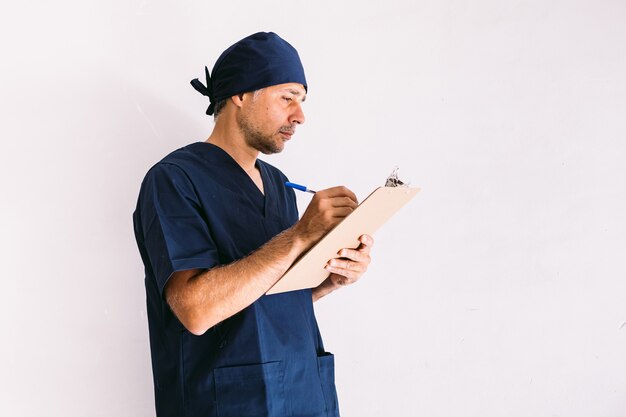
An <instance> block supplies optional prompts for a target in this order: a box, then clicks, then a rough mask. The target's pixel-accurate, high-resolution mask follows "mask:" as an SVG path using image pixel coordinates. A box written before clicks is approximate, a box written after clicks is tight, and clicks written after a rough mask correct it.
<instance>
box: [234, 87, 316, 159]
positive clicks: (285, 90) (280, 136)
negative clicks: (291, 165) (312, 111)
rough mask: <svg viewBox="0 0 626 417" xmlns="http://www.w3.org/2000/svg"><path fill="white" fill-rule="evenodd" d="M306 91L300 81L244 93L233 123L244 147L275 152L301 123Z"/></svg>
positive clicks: (269, 152) (280, 149) (280, 148)
mask: <svg viewBox="0 0 626 417" xmlns="http://www.w3.org/2000/svg"><path fill="white" fill-rule="evenodd" d="M305 99H306V91H305V89H304V87H303V86H302V84H297V83H289V84H279V85H274V86H271V87H266V88H264V89H263V90H260V91H258V92H257V93H256V94H255V93H246V94H244V99H243V105H242V107H241V111H239V112H238V113H237V124H238V125H239V128H240V129H241V131H242V133H243V135H244V139H245V140H246V143H247V144H248V146H250V147H252V148H254V149H256V150H258V151H259V152H262V153H264V154H272V153H278V152H280V151H282V150H283V148H284V147H285V142H286V141H288V140H289V139H291V136H293V134H294V133H295V132H296V125H299V124H302V123H304V113H303V112H302V102H304V100H305Z"/></svg>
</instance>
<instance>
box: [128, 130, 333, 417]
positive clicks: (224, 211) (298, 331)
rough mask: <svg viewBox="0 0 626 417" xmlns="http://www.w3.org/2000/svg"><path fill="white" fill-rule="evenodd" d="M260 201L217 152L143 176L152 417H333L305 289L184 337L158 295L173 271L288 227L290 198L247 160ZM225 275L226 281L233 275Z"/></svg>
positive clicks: (188, 150) (326, 368)
mask: <svg viewBox="0 0 626 417" xmlns="http://www.w3.org/2000/svg"><path fill="white" fill-rule="evenodd" d="M256 166H257V168H258V169H259V170H260V172H261V177H262V179H263V187H264V191H265V195H263V193H261V191H260V190H259V189H258V188H257V186H256V185H255V183H254V182H253V181H252V179H251V178H250V177H249V176H248V174H246V172H245V171H244V170H243V169H242V168H241V167H240V166H239V164H237V162H236V161H235V160H233V159H232V158H231V157H230V155H228V154H227V153H226V152H225V151H223V150H222V149H221V148H219V147H217V146H215V145H212V144H209V143H205V142H199V143H194V144H191V145H189V146H186V147H184V148H181V149H178V150H176V151H174V152H172V153H171V154H169V155H168V156H166V157H165V158H164V159H163V160H162V161H160V162H159V163H157V164H156V165H155V166H154V167H152V168H151V169H150V171H149V172H148V174H147V175H146V177H145V179H144V181H143V183H142V185H141V191H140V194H139V200H138V202H137V209H136V210H135V213H134V214H133V221H134V227H135V237H136V239H137V244H138V246H139V251H140V253H141V257H142V259H143V262H144V266H145V274H146V277H145V286H146V295H147V306H148V325H149V330H150V348H151V353H152V370H153V377H154V389H155V401H156V410H157V416H159V417H162V416H163V417H164V416H168V417H169V416H172V417H174V416H175V417H181V416H189V417H191V416H194V417H195V416H216V417H217V416H219V417H248V416H249V417H261V416H277V417H278V416H281V417H282V416H294V417H296V416H298V417H300V416H301V417H305V416H306V417H322V416H324V417H331V416H339V412H338V406H337V394H336V390H335V383H334V358H333V355H331V354H330V353H327V352H325V351H324V347H323V344H322V339H321V337H320V333H319V329H318V326H317V322H316V320H315V315H314V312H313V303H312V299H311V290H301V291H292V292H288V293H283V294H276V295H271V296H263V297H261V298H259V299H258V300H257V301H256V302H254V303H253V304H252V305H250V306H249V307H247V308H246V309H244V310H243V311H241V312H239V313H237V314H236V315H234V316H232V317H230V318H229V319H227V320H224V321H223V322H222V323H220V324H218V325H216V326H214V327H213V328H211V329H209V330H208V331H207V332H206V333H205V334H203V335H202V336H195V335H193V334H191V333H189V332H188V331H187V330H186V329H185V328H184V327H183V325H182V324H181V323H180V322H179V321H178V319H177V318H176V317H175V316H174V314H173V313H172V311H171V310H170V308H169V306H168V305H167V303H166V302H165V300H164V297H163V288H164V287H165V284H166V283H167V280H168V279H169V277H170V275H171V274H172V273H173V272H175V271H181V270H187V269H195V268H202V269H209V268H213V267H215V266H218V265H224V264H228V263H231V262H233V261H235V260H237V259H240V258H242V257H245V256H247V255H248V254H250V252H252V251H254V250H255V249H257V248H259V247H260V246H261V245H263V244H264V243H266V242H267V241H269V240H270V239H272V238H273V237H274V236H276V235H277V234H278V233H280V232H282V231H283V230H285V229H287V228H289V227H291V226H292V225H293V224H294V223H295V222H296V221H297V220H298V212H297V207H296V200H295V194H294V192H293V190H292V189H290V188H287V187H285V186H284V183H285V181H287V178H286V177H285V175H284V174H283V173H282V172H280V171H279V170H278V169H276V168H275V167H273V166H271V165H269V164H267V163H265V162H263V161H261V160H257V162H256ZM233 279H236V277H233Z"/></svg>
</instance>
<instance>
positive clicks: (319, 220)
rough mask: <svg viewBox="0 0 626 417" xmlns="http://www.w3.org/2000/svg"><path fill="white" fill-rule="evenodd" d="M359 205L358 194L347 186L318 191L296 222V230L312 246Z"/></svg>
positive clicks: (307, 244)
mask: <svg viewBox="0 0 626 417" xmlns="http://www.w3.org/2000/svg"><path fill="white" fill-rule="evenodd" d="M357 206H358V202H357V198H356V196H355V195H354V193H353V192H352V191H350V190H349V189H347V188H346V187H333V188H328V189H326V190H322V191H318V192H317V193H315V196H314V197H313V199H312V200H311V202H310V203H309V206H308V207H307V209H306V211H305V212H304V215H302V218H301V219H300V221H298V223H296V224H295V226H294V232H296V235H297V236H298V237H299V238H300V239H302V240H303V241H304V242H305V243H306V246H307V247H310V246H312V245H313V244H315V242H317V241H318V240H320V239H321V238H322V236H324V235H325V234H326V233H328V232H329V231H330V230H331V229H332V228H334V227H335V226H337V224H339V222H341V220H343V219H344V218H345V217H346V216H348V215H349V214H350V213H352V212H353V211H354V209H355V208H356V207H357Z"/></svg>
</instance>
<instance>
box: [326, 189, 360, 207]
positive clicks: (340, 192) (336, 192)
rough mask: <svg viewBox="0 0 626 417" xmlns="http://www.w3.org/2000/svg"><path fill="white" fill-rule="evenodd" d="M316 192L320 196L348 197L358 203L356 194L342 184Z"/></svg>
mask: <svg viewBox="0 0 626 417" xmlns="http://www.w3.org/2000/svg"><path fill="white" fill-rule="evenodd" d="M317 194H320V196H321V197H349V198H350V199H351V200H353V201H354V202H355V203H357V204H358V200H357V198H356V195H355V194H354V193H353V192H352V191H350V190H349V189H347V188H346V187H344V186H339V187H332V188H327V189H325V190H322V191H318V192H317Z"/></svg>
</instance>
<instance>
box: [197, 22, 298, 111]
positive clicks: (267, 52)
mask: <svg viewBox="0 0 626 417" xmlns="http://www.w3.org/2000/svg"><path fill="white" fill-rule="evenodd" d="M204 71H205V74H206V83H207V85H206V86H204V85H203V84H202V83H201V82H200V81H198V79H197V78H196V79H194V80H192V81H191V85H192V86H193V88H195V89H196V90H197V91H198V92H200V93H201V94H202V95H205V96H207V97H209V99H210V100H211V105H210V106H209V108H208V109H207V111H206V114H209V115H211V114H213V111H214V110H215V103H217V102H218V101H220V100H223V99H225V98H228V97H232V96H234V95H237V94H241V93H246V92H248V91H255V90H258V89H260V88H264V87H269V86H272V85H278V84H285V83H300V84H302V85H303V86H304V88H305V90H306V89H307V85H306V78H305V77H304V68H302V62H300V57H299V56H298V51H296V49H295V48H294V47H293V46H291V45H290V44H289V43H288V42H287V41H285V40H284V39H282V38H281V37H280V36H278V35H277V34H275V33H273V32H269V33H267V32H259V33H255V34H254V35H250V36H248V37H247V38H243V39H242V40H240V41H239V42H237V43H235V44H234V45H232V46H231V47H230V48H228V49H227V50H225V51H224V52H223V53H222V55H220V57H219V58H218V59H217V61H216V62H215V65H214V66H213V71H212V72H211V75H209V69H208V68H207V67H204Z"/></svg>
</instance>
